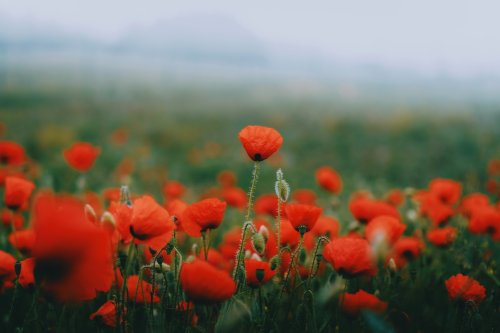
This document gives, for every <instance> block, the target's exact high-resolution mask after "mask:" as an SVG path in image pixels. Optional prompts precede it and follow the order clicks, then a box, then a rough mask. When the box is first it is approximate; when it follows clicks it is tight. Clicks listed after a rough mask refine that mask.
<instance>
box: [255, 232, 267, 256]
mask: <svg viewBox="0 0 500 333" xmlns="http://www.w3.org/2000/svg"><path fill="white" fill-rule="evenodd" d="M252 246H253V248H254V249H255V251H257V253H258V254H263V253H264V251H265V250H266V241H265V239H264V236H262V234H261V233H259V232H258V233H256V234H254V235H253V236H252Z"/></svg>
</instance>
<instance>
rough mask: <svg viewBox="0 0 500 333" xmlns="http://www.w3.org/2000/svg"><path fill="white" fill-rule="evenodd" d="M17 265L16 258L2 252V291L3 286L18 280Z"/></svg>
mask: <svg viewBox="0 0 500 333" xmlns="http://www.w3.org/2000/svg"><path fill="white" fill-rule="evenodd" d="M15 265H16V258H14V257H13V256H12V255H11V254H10V253H7V252H4V251H2V250H0V289H2V288H1V286H2V284H4V283H7V282H12V281H14V279H15V278H16V271H15V267H14V266H15Z"/></svg>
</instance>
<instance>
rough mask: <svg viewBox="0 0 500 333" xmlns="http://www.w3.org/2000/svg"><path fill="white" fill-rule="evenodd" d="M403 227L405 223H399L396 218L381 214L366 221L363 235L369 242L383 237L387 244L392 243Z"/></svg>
mask: <svg viewBox="0 0 500 333" xmlns="http://www.w3.org/2000/svg"><path fill="white" fill-rule="evenodd" d="M405 229H406V225H405V224H403V223H400V222H399V220H398V219H396V218H394V217H392V216H387V215H381V216H379V217H376V218H374V219H373V220H371V221H370V222H368V224H367V225H366V228H365V237H366V239H367V240H368V241H369V242H370V243H374V242H376V241H378V240H382V239H383V240H385V241H386V242H387V243H389V244H394V243H395V242H396V241H397V240H398V238H399V237H400V236H401V235H402V234H403V232H404V231H405Z"/></svg>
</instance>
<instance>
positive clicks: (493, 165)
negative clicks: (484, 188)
mask: <svg viewBox="0 0 500 333" xmlns="http://www.w3.org/2000/svg"><path fill="white" fill-rule="evenodd" d="M488 174H489V175H490V176H491V177H496V176H499V175H500V160H491V161H489V163H488Z"/></svg>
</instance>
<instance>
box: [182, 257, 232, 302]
mask: <svg viewBox="0 0 500 333" xmlns="http://www.w3.org/2000/svg"><path fill="white" fill-rule="evenodd" d="M180 281H181V287H182V289H183V290H184V293H185V294H186V297H187V298H188V300H191V301H193V302H194V303H202V304H203V303H215V302H222V301H225V300H227V299H230V298H231V297H232V296H233V294H234V293H235V291H236V283H235V282H234V280H233V279H232V278H231V276H230V275H229V273H228V272H226V271H223V270H220V269H217V268H215V267H214V266H212V265H211V264H209V263H207V262H206V261H203V260H199V259H195V260H194V261H192V262H190V263H188V262H186V263H184V264H182V267H181V274H180Z"/></svg>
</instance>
